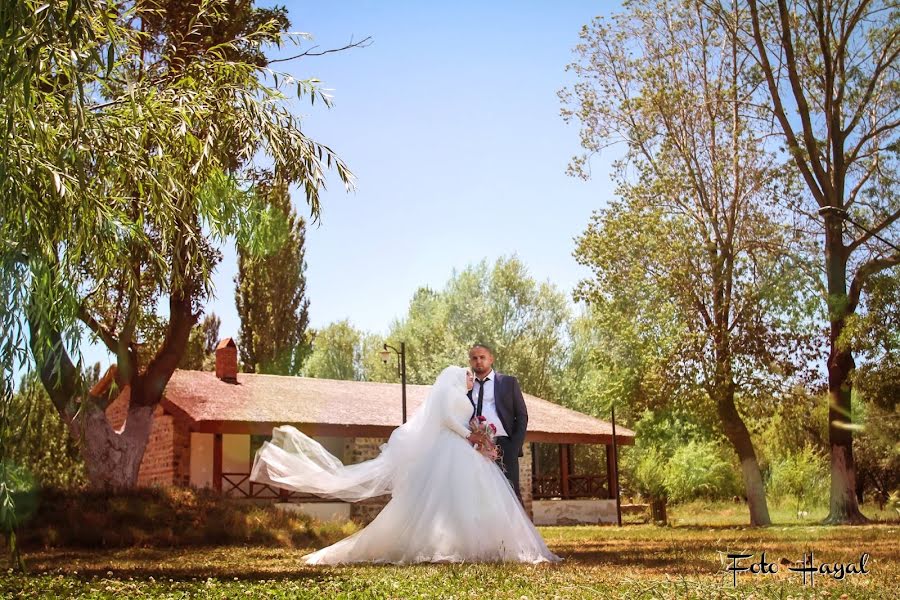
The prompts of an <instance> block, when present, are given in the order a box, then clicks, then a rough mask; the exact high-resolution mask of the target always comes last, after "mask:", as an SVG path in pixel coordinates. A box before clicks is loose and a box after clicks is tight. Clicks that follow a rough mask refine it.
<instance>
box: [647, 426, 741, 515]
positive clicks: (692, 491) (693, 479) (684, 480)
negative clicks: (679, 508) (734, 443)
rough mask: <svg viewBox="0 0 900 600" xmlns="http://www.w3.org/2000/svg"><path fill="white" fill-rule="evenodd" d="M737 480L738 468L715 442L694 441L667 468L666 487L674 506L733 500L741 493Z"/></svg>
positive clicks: (677, 450) (681, 449)
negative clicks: (736, 469) (689, 502)
mask: <svg viewBox="0 0 900 600" xmlns="http://www.w3.org/2000/svg"><path fill="white" fill-rule="evenodd" d="M736 477H737V475H736V471H735V468H734V465H733V464H732V462H731V461H730V460H728V459H727V458H726V456H725V452H724V451H723V448H722V447H721V446H720V445H719V444H716V443H715V442H701V441H697V440H692V441H690V442H688V443H687V444H685V445H683V446H680V447H678V448H677V449H676V450H675V453H674V454H673V455H672V458H670V459H669V461H668V463H666V465H665V486H666V489H667V490H668V492H669V499H670V500H672V501H673V502H686V501H688V500H696V499H699V498H708V499H721V498H726V497H729V496H733V495H735V493H737V492H738V491H739V490H740V489H741V487H740V483H739V482H738V481H737V479H736Z"/></svg>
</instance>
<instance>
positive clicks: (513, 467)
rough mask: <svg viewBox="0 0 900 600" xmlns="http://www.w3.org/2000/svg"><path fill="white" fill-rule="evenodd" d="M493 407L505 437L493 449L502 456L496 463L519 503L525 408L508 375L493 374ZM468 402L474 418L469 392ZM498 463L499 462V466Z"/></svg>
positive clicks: (498, 439) (512, 379) (523, 401)
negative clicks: (495, 448) (496, 448)
mask: <svg viewBox="0 0 900 600" xmlns="http://www.w3.org/2000/svg"><path fill="white" fill-rule="evenodd" d="M493 379H494V405H495V406H496V408H497V416H498V417H499V418H500V423H502V424H503V429H505V430H506V434H507V437H502V436H501V437H498V438H497V445H498V446H500V450H501V451H502V453H503V455H502V456H501V458H500V460H499V461H498V463H499V464H500V465H501V466H502V467H503V470H504V471H505V472H506V478H507V479H509V483H510V484H512V488H513V490H515V492H516V495H517V496H519V499H520V500H521V497H522V496H521V492H520V490H519V457H520V456H522V454H523V453H522V446H523V445H524V444H525V431H526V429H527V428H528V409H527V408H526V407H525V398H524V397H523V396H522V388H521V387H519V380H518V379H516V378H515V377H513V376H512V375H504V374H502V373H498V372H496V371H494V373H493ZM469 401H470V402H471V403H472V410H473V412H472V415H473V416H474V414H475V412H474V411H475V401H474V400H473V399H472V392H471V390H470V391H469ZM501 461H502V462H501Z"/></svg>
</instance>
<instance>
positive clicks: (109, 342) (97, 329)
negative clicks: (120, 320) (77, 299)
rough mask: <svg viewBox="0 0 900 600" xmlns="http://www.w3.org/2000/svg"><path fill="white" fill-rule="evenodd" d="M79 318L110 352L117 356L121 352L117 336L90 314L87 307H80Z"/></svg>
mask: <svg viewBox="0 0 900 600" xmlns="http://www.w3.org/2000/svg"><path fill="white" fill-rule="evenodd" d="M78 318H79V319H81V321H82V322H83V323H84V324H85V325H87V326H88V328H89V329H90V330H91V331H93V332H94V334H95V335H96V336H97V337H98V338H100V341H102V342H103V344H104V345H105V346H106V347H107V348H108V349H109V351H110V352H112V353H113V354H115V353H116V352H118V350H119V340H117V339H116V336H115V335H114V334H113V332H112V331H110V330H109V329H107V328H106V327H105V326H104V325H103V324H102V323H100V322H99V321H98V320H97V319H95V318H94V316H93V315H92V314H91V313H90V312H88V309H87V307H85V306H84V305H83V304H82V305H81V306H79V307H78Z"/></svg>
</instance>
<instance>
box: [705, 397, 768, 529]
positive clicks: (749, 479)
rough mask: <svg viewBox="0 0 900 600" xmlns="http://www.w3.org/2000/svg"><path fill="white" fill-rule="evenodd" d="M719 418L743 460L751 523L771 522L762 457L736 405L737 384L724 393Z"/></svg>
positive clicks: (726, 434)
mask: <svg viewBox="0 0 900 600" xmlns="http://www.w3.org/2000/svg"><path fill="white" fill-rule="evenodd" d="M717 405H718V410H719V419H721V421H722V428H723V429H724V430H725V436H726V437H727V438H728V441H730V442H731V445H732V446H734V450H735V452H737V455H738V460H740V462H741V475H742V476H743V479H744V488H745V490H746V494H747V506H748V508H749V509H750V525H751V526H754V527H761V526H764V525H771V524H772V520H771V519H770V518H769V505H768V503H767V502H766V487H765V485H764V484H763V479H762V473H761V472H760V470H759V461H757V460H756V452H755V451H754V450H753V441H752V440H751V439H750V432H749V431H748V430H747V426H746V425H745V424H744V420H743V419H741V415H740V414H738V411H737V408H735V406H734V388H733V387H730V388H729V389H728V390H727V391H725V392H724V393H723V394H722V397H721V398H719V400H718V402H717Z"/></svg>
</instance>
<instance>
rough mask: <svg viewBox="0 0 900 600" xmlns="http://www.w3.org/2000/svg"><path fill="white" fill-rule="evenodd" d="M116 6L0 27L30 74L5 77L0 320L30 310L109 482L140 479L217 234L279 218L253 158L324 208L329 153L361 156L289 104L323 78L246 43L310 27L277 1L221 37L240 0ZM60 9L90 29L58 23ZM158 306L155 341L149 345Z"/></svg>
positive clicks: (51, 375) (256, 239)
mask: <svg viewBox="0 0 900 600" xmlns="http://www.w3.org/2000/svg"><path fill="white" fill-rule="evenodd" d="M25 4H28V3H25ZM111 6H112V5H107V4H103V5H102V6H100V5H98V4H95V3H92V2H90V1H85V2H78V3H76V2H71V3H69V4H68V7H67V9H66V8H63V7H60V6H59V5H57V4H54V3H50V4H47V5H43V6H41V7H37V6H31V7H30V10H32V11H33V13H34V16H28V15H26V14H25V13H23V14H22V15H18V16H16V19H15V20H14V21H13V22H12V26H13V28H14V30H13V33H12V34H11V35H12V37H13V38H14V40H15V41H17V42H18V43H9V44H7V43H6V41H4V50H6V51H8V54H7V56H8V58H9V60H7V61H6V63H5V64H6V65H10V64H12V65H13V66H16V67H18V68H19V73H21V74H22V77H23V78H22V80H24V81H26V82H30V84H16V85H15V86H12V85H10V83H16V80H10V79H6V80H4V81H3V82H2V84H0V89H2V90H3V94H4V95H3V97H2V100H3V102H4V111H5V113H4V114H6V115H7V116H8V118H7V119H6V126H7V127H6V129H5V130H4V134H5V135H6V139H5V140H4V141H5V142H6V143H5V145H4V148H5V152H4V153H3V156H2V158H0V160H2V161H3V163H2V165H0V166H2V174H3V175H2V177H3V178H2V192H0V193H2V200H3V213H2V219H3V233H4V235H3V239H2V243H3V244H4V247H3V255H4V260H5V264H4V266H5V267H7V266H9V267H10V268H9V269H7V268H5V269H4V285H7V287H8V288H9V290H10V292H11V294H10V295H8V296H7V298H8V301H7V304H6V305H4V312H3V316H4V318H5V319H7V322H9V323H11V324H12V325H13V332H14V333H5V334H4V335H6V336H7V338H11V337H14V336H18V339H19V340H20V341H21V340H22V339H24V337H25V336H24V335H23V332H22V329H23V328H27V331H28V336H27V337H28V340H29V342H30V349H31V360H32V361H33V364H34V365H35V367H36V368H37V370H38V373H39V375H40V377H41V380H42V383H43V385H44V387H45V388H46V389H47V392H48V393H49V395H50V398H51V400H52V402H53V404H54V406H55V407H56V409H57V410H58V411H59V413H60V415H61V416H62V417H63V419H64V420H65V421H66V423H67V424H68V426H69V429H70V431H71V433H72V435H73V436H76V437H78V438H79V439H81V440H82V444H81V451H82V454H83V457H84V459H85V466H86V470H87V476H88V479H89V480H90V482H91V483H92V485H94V486H96V487H100V488H108V489H115V488H122V487H129V486H132V485H134V483H135V482H136V479H137V474H138V469H139V466H140V463H141V459H142V457H143V453H144V449H145V447H146V443H147V439H148V435H149V431H150V426H151V423H152V414H153V410H154V408H155V407H156V405H157V404H158V403H159V401H160V399H161V396H162V393H163V390H164V389H165V386H166V383H167V382H168V380H169V378H170V377H171V375H172V373H173V371H174V369H175V368H176V366H177V365H178V363H179V361H180V359H181V356H182V354H183V352H184V348H185V344H186V343H187V340H188V336H189V334H190V332H191V329H192V327H193V326H194V324H195V323H196V322H197V320H198V318H199V315H200V313H201V309H200V307H201V305H202V302H203V300H204V299H205V298H206V297H207V296H208V295H209V293H210V292H211V281H212V280H211V275H212V271H213V269H214V268H215V265H216V264H217V262H218V260H219V251H218V246H219V245H221V244H222V243H224V242H225V240H226V239H227V238H228V237H229V236H237V237H238V239H239V240H241V241H242V242H243V243H247V244H263V243H264V242H265V239H266V237H267V226H266V224H267V223H269V222H270V221H271V219H270V218H269V217H268V213H267V211H266V209H265V207H264V206H262V205H260V204H258V203H254V202H253V198H254V195H253V194H252V193H250V188H251V186H252V180H251V178H250V177H249V176H248V173H249V171H250V170H251V169H253V168H254V167H256V161H257V160H267V161H268V162H269V163H271V164H272V165H274V168H275V169H277V171H278V173H279V174H280V176H281V177H282V178H283V179H284V180H285V181H288V182H290V183H292V184H296V185H299V186H300V187H301V189H303V190H304V192H305V194H306V200H307V202H308V204H309V206H310V209H311V211H312V213H313V215H317V214H318V211H319V191H320V189H321V188H322V186H323V185H324V182H325V171H326V169H327V168H329V167H334V168H335V169H336V170H337V173H338V175H339V177H340V178H341V180H342V181H344V183H345V184H347V185H350V182H351V174H350V173H349V171H348V170H347V168H346V166H345V165H344V164H343V163H342V162H341V161H340V160H339V159H338V158H337V157H336V156H335V155H334V154H333V153H332V151H331V150H330V149H328V148H327V147H325V146H323V145H321V144H318V143H316V142H315V141H313V140H311V139H310V138H309V137H307V136H306V135H305V133H304V132H303V130H302V128H301V123H300V121H299V119H298V118H297V117H296V116H295V115H294V114H293V113H292V112H291V111H290V110H289V108H288V103H289V102H290V101H291V96H292V95H293V93H296V94H297V95H299V96H303V97H308V98H311V99H314V100H315V99H319V100H323V101H325V102H326V103H327V102H328V97H327V96H326V95H324V94H323V93H322V92H321V90H319V89H318V87H317V83H316V80H314V79H307V80H299V81H298V80H296V79H292V78H291V77H290V76H289V75H288V74H285V73H275V72H273V71H272V70H271V69H269V68H268V67H265V66H264V65H261V64H260V63H259V61H255V60H248V59H245V58H243V57H242V56H243V55H242V53H241V51H240V50H241V48H242V47H243V46H244V45H248V44H249V45H251V46H253V47H259V48H271V47H273V46H280V45H284V44H288V43H293V42H297V43H299V42H300V39H299V38H297V37H295V36H291V35H287V34H284V33H283V32H282V30H281V26H280V23H279V22H278V20H277V19H270V20H262V21H260V22H257V23H254V26H253V27H252V28H250V29H249V30H243V31H241V32H239V35H236V36H235V37H234V39H218V38H215V36H210V35H206V33H208V32H209V30H210V29H211V28H216V27H220V26H221V25H222V22H223V19H224V15H227V14H228V6H229V3H228V2H224V1H221V0H208V1H203V2H199V3H197V4H196V5H195V6H196V14H195V15H193V16H192V17H191V18H190V19H189V20H188V27H187V29H186V30H183V31H182V33H181V34H179V35H172V36H170V37H169V39H168V41H167V43H166V44H164V45H154V44H153V43H152V40H151V39H149V37H148V36H147V35H146V34H145V33H144V32H143V29H144V27H143V25H142V24H143V23H144V22H145V19H146V21H147V22H149V21H150V20H152V17H153V16H154V15H155V13H150V12H145V11H146V10H150V9H145V8H144V6H143V5H142V4H138V5H137V6H136V7H133V8H132V9H130V10H126V9H125V8H122V7H121V6H120V5H115V6H116V7H117V8H118V10H119V12H116V10H115V9H112V8H111ZM73 24H74V25H73ZM63 25H66V26H70V27H74V28H75V29H76V30H78V28H82V29H83V28H85V27H89V28H90V31H89V32H88V33H86V34H85V35H83V36H78V35H72V36H60V35H59V29H60V27H61V26H63ZM4 33H5V35H8V36H9V35H10V33H9V30H7V29H4ZM22 40H26V41H27V42H28V43H25V44H22ZM207 40H214V41H213V42H212V43H206V41H207ZM23 65H24V66H23ZM2 85H6V86H7V87H5V88H4V87H2ZM235 158H237V160H235ZM160 304H165V305H167V306H166V309H165V310H161V311H157V307H158V306H159V305H160ZM160 322H161V323H162V330H163V335H162V337H161V341H160V342H159V343H158V345H149V346H148V345H147V341H149V340H150V339H152V338H153V335H152V332H155V331H157V329H158V328H159V325H160ZM16 328H18V329H16ZM16 331H19V333H18V334H17V333H15V332H16ZM84 331H87V332H89V334H90V335H91V336H92V337H93V338H94V339H96V340H98V341H99V342H100V343H101V344H103V345H105V346H106V348H107V349H109V351H110V352H111V353H113V354H114V356H115V357H116V364H115V367H116V368H115V369H112V370H111V371H110V372H109V373H108V376H107V378H106V383H111V385H101V386H95V387H93V388H88V386H87V384H86V382H85V381H84V379H83V377H82V376H81V371H82V370H81V369H80V368H79V364H78V363H79V360H78V348H79V344H80V343H81V341H82V339H83V337H82V332H84ZM120 395H122V396H125V397H127V398H128V400H129V408H128V415H127V420H126V422H125V425H124V427H123V428H122V429H121V430H120V431H116V430H115V429H113V427H112V425H111V424H110V423H109V421H108V420H107V418H106V414H105V409H106V408H107V406H108V405H109V404H110V403H111V402H112V401H113V400H115V399H116V398H117V397H119V396H120Z"/></svg>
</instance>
